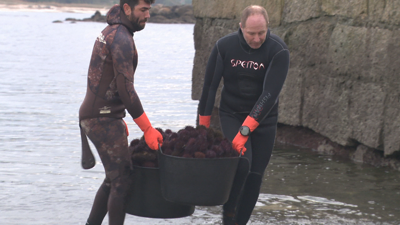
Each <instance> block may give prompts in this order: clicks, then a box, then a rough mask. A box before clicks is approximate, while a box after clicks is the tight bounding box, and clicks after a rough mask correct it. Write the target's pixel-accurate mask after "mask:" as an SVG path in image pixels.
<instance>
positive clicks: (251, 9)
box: [240, 5, 269, 28]
mask: <svg viewBox="0 0 400 225" xmlns="http://www.w3.org/2000/svg"><path fill="white" fill-rule="evenodd" d="M252 15H261V16H263V17H264V20H265V23H266V24H267V26H268V24H269V18H268V13H267V10H265V9H264V7H262V6H259V5H250V6H247V7H246V8H245V9H244V10H243V12H242V16H241V19H240V24H241V27H242V28H244V27H246V22H247V19H248V18H249V16H252Z"/></svg>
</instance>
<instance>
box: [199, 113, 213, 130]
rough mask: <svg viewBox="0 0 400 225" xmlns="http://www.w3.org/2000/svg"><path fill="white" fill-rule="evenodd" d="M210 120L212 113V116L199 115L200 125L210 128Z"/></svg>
mask: <svg viewBox="0 0 400 225" xmlns="http://www.w3.org/2000/svg"><path fill="white" fill-rule="evenodd" d="M210 121H211V115H210V116H202V115H199V125H203V126H205V127H207V128H209V127H210Z"/></svg>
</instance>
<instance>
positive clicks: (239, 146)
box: [232, 132, 249, 155]
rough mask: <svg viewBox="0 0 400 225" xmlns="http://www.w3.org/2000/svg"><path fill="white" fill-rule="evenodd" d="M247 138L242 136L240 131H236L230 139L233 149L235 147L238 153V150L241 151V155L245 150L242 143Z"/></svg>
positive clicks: (244, 142) (247, 137)
mask: <svg viewBox="0 0 400 225" xmlns="http://www.w3.org/2000/svg"><path fill="white" fill-rule="evenodd" d="M248 139H249V136H243V135H242V134H241V133H240V132H238V133H237V134H236V136H235V138H234V139H233V141H232V147H233V149H235V150H236V151H237V152H238V153H239V154H240V151H242V155H243V154H244V152H245V151H246V150H247V149H246V147H244V144H246V142H247V140H248Z"/></svg>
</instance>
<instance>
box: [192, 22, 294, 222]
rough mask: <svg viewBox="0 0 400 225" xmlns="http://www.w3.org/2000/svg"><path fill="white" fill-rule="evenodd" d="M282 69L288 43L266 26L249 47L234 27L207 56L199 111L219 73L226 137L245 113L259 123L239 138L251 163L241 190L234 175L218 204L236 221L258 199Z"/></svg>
mask: <svg viewBox="0 0 400 225" xmlns="http://www.w3.org/2000/svg"><path fill="white" fill-rule="evenodd" d="M288 69H289V51H288V48H287V46H286V44H285V43H284V42H283V41H282V40H281V39H280V38H279V37H278V36H276V35H274V34H271V33H270V31H269V30H268V31H267V35H266V39H265V42H264V43H263V44H262V45H261V47H260V48H258V49H252V48H251V47H250V46H249V45H248V44H247V43H246V41H245V39H244V37H243V34H242V31H241V29H239V31H237V32H234V33H231V34H229V35H227V36H225V37H223V38H221V39H220V40H218V41H217V43H216V44H215V46H214V48H213V50H212V52H211V55H210V58H209V60H208V64H207V68H206V74H205V77H204V87H203V92H202V96H201V98H200V102H199V114H200V115H211V113H212V110H213V108H214V102H215V96H216V93H217V88H218V86H219V83H220V81H221V78H224V79H223V81H224V86H223V89H222V92H221V102H220V107H219V116H220V122H221V128H222V131H223V133H224V135H225V136H226V137H227V138H228V139H230V140H231V141H232V140H233V139H234V138H235V136H236V134H237V133H238V130H239V128H240V126H241V125H242V123H243V121H244V120H245V119H246V117H247V116H251V117H252V118H254V119H255V120H256V121H257V122H258V123H259V126H258V127H257V128H256V129H255V130H254V131H253V132H252V133H251V134H250V136H249V139H248V141H247V142H246V144H245V147H246V148H247V151H246V152H245V153H244V157H246V158H248V159H249V161H250V164H251V166H250V173H249V174H248V176H247V180H246V182H245V185H244V188H243V191H242V184H243V183H236V180H235V182H234V185H233V186H232V190H231V195H230V197H229V200H228V202H227V203H226V204H225V205H224V210H226V211H231V212H235V213H236V214H237V216H236V217H237V218H236V223H237V224H246V223H247V221H248V220H249V218H250V215H251V213H252V211H253V208H254V206H255V204H256V202H257V199H258V195H259V191H260V186H261V183H262V177H263V174H264V171H265V169H266V167H267V165H268V162H269V160H270V157H271V153H272V149H273V145H274V141H275V133H276V126H277V122H278V99H279V98H278V96H279V93H280V91H281V89H282V86H283V83H284V81H285V79H286V75H287V73H288ZM240 195H242V196H241V200H239V201H238V199H239V198H240Z"/></svg>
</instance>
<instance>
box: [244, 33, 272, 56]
mask: <svg viewBox="0 0 400 225" xmlns="http://www.w3.org/2000/svg"><path fill="white" fill-rule="evenodd" d="M238 33H239V39H240V45H241V46H242V47H243V49H244V50H245V51H246V52H249V53H250V52H252V51H255V50H257V49H252V48H251V47H250V45H249V44H247V42H246V40H245V39H244V36H243V32H242V29H240V28H239V31H238ZM269 36H270V31H269V29H268V30H267V36H266V37H265V41H264V43H262V45H261V46H260V48H262V46H263V45H265V43H267V41H268V39H269ZM260 48H259V49H260Z"/></svg>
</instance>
